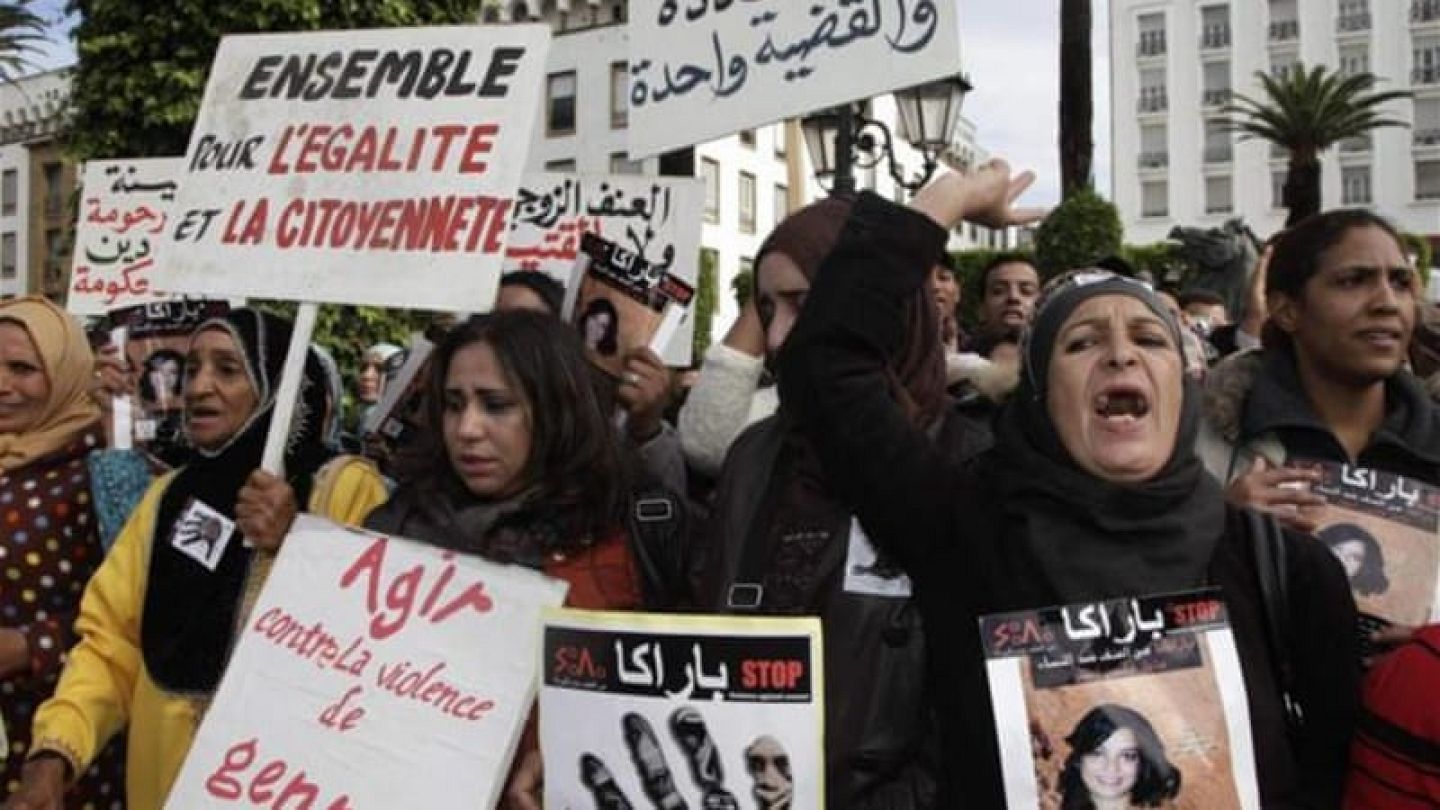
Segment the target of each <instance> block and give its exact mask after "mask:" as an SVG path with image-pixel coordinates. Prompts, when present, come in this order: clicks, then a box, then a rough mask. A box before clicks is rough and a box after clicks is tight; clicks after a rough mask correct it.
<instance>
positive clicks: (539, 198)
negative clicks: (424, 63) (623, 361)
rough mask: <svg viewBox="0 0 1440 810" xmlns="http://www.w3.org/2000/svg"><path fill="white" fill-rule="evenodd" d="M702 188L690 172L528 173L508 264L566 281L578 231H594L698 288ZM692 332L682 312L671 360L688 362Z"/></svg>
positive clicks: (668, 351)
mask: <svg viewBox="0 0 1440 810" xmlns="http://www.w3.org/2000/svg"><path fill="white" fill-rule="evenodd" d="M703 194H704V185H703V184H702V183H701V181H700V180H699V179H697V178H693V177H683V178H681V177H641V176H636V175H583V174H559V173H554V172H531V173H527V174H526V175H525V176H524V177H523V178H522V179H521V183H520V190H519V192H518V193H517V194H516V197H515V207H514V208H513V209H512V212H511V215H510V238H509V239H508V240H506V243H505V269H506V270H507V271H510V270H538V271H541V272H544V273H547V274H549V275H550V276H551V277H552V278H554V279H556V280H557V281H560V282H562V283H564V282H566V281H568V279H569V277H570V271H571V268H572V267H573V266H574V264H575V259H576V257H577V256H578V255H579V252H580V234H582V233H593V234H596V235H598V236H602V237H604V238H606V239H608V240H610V241H611V242H615V243H616V244H619V245H621V246H622V247H624V248H625V249H626V250H628V251H630V252H632V253H634V254H635V255H636V256H639V257H640V258H641V259H643V260H645V261H646V262H648V263H650V264H651V265H652V266H654V267H658V268H660V269H661V270H663V271H664V272H666V273H670V274H671V275H673V276H675V277H676V278H678V279H680V280H681V281H683V282H685V283H686V284H688V285H690V286H691V287H694V286H695V283H696V281H697V279H698V277H699V273H700V266H699V261H700V227H701V220H702V219H703V215H704V205H705V201H704V197H703ZM694 332H695V326H694V321H693V320H692V319H689V318H687V319H685V322H684V324H683V325H682V327H681V329H680V331H679V332H678V333H676V335H675V337H674V339H672V340H671V341H670V342H669V344H668V345H667V346H666V347H665V351H664V352H662V353H661V356H662V358H663V359H664V360H665V362H666V363H668V364H670V365H675V366H684V365H689V363H690V359H691V358H690V347H691V345H692V338H693V335H694Z"/></svg>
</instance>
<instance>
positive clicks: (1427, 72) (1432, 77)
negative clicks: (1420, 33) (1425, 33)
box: [1410, 36, 1440, 84]
mask: <svg viewBox="0 0 1440 810" xmlns="http://www.w3.org/2000/svg"><path fill="white" fill-rule="evenodd" d="M1410 60H1411V67H1410V83H1411V84H1440V39H1436V38H1435V37H1433V36H1431V37H1426V38H1425V39H1421V38H1419V37H1416V38H1415V47H1414V49H1413V50H1412V51H1411V52H1410Z"/></svg>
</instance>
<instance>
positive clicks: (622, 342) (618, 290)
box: [572, 233, 695, 378]
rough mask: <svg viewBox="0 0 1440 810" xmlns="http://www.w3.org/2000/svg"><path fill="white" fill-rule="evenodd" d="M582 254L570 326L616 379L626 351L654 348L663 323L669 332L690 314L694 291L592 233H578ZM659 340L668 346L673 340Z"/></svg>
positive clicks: (592, 358)
mask: <svg viewBox="0 0 1440 810" xmlns="http://www.w3.org/2000/svg"><path fill="white" fill-rule="evenodd" d="M580 250H581V251H582V252H583V253H584V254H585V262H584V266H585V272H584V274H583V275H582V276H580V278H579V280H578V284H579V292H578V294H577V296H576V300H575V309H574V312H573V316H572V323H574V324H575V328H576V329H578V330H580V338H581V340H583V341H585V347H586V349H587V351H588V353H589V355H590V359H591V361H592V362H594V363H595V365H597V366H599V367H600V368H602V369H605V371H606V372H608V373H609V374H611V375H612V376H615V377H617V378H618V377H619V376H620V375H621V373H622V372H623V371H624V368H625V357H626V355H627V354H629V352H630V351H632V350H634V349H637V348H642V347H651V348H653V345H654V344H655V343H657V342H658V341H656V340H655V337H656V335H657V333H658V332H659V331H660V328H661V326H662V325H663V324H664V323H666V322H667V321H668V322H669V323H670V325H671V327H672V328H674V326H675V325H676V324H678V320H676V319H677V318H680V317H683V316H684V314H685V313H686V312H688V310H689V307H690V300H691V298H693V297H694V295H695V290H694V288H693V287H691V286H690V285H688V284H686V283H685V282H683V281H681V280H680V279H678V278H676V277H674V276H672V275H670V274H668V273H666V272H665V271H664V269H663V268H661V267H657V266H652V265H650V264H649V263H648V262H646V261H645V260H644V259H642V258H640V257H639V256H638V255H636V254H635V253H633V252H631V251H629V250H626V249H625V248H623V247H621V246H619V245H617V244H615V243H614V242H611V241H609V240H606V239H603V238H601V237H599V236H596V235H595V234H593V233H583V234H581V235H580ZM677 312H678V313H679V314H674V313H677ZM667 314H668V315H669V317H668V318H667ZM675 331H677V332H678V331H679V330H678V329H677V330H675ZM672 337H673V335H672ZM662 339H663V340H664V341H665V342H667V343H668V342H669V340H670V339H671V338H668V337H667V338H662Z"/></svg>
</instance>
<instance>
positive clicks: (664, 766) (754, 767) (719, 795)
mask: <svg viewBox="0 0 1440 810" xmlns="http://www.w3.org/2000/svg"><path fill="white" fill-rule="evenodd" d="M620 723H621V727H622V729H623V731H624V735H625V746H626V747H627V748H629V749H630V759H631V761H632V762H633V764H634V766H635V771H636V774H637V775H638V776H639V777H640V783H641V785H642V786H643V787H644V790H645V795H646V797H647V798H648V799H649V800H650V802H651V804H652V805H653V806H654V807H655V808H657V810H687V808H688V807H689V805H688V804H687V803H686V801H685V798H684V797H683V796H682V795H681V794H680V792H679V791H678V790H677V789H676V787H675V778H674V776H673V774H672V773H671V771H670V765H669V763H668V762H667V761H666V759H665V751H664V749H663V747H662V746H661V743H660V739H659V738H658V737H657V736H656V734H655V729H654V728H653V727H652V726H651V725H650V722H649V721H648V720H646V719H645V718H644V717H642V716H640V715H639V714H636V713H634V712H630V713H627V714H626V715H625V716H624V717H623V718H621V721H620ZM670 735H671V736H672V737H673V738H674V740H675V743H676V745H677V746H679V748H680V750H681V753H682V754H683V756H684V757H685V760H686V761H687V762H688V763H689V764H690V776H691V778H692V779H693V780H694V782H695V784H696V786H697V787H699V789H700V793H701V808H702V810H739V808H740V804H739V802H738V801H736V799H735V794H733V793H731V792H730V791H729V790H728V789H726V787H725V773H724V768H723V766H722V765H721V763H720V750H719V748H717V747H716V745H715V740H714V739H713V738H712V737H711V736H710V732H709V730H708V729H707V728H706V727H705V719H704V718H703V717H701V715H700V712H699V711H697V710H695V709H694V708H691V707H689V706H682V707H680V708H678V709H676V710H675V711H674V712H673V713H672V714H671V715H670ZM745 762H746V768H747V770H748V771H749V772H750V777H751V779H752V780H754V784H753V787H752V793H753V795H754V797H755V801H756V804H757V806H758V807H759V808H760V810H787V809H788V808H789V807H790V803H791V800H792V798H793V795H794V779H793V778H792V776H791V773H790V758H789V756H788V755H787V754H786V752H785V749H784V748H783V747H782V746H781V745H780V743H779V742H778V741H777V740H775V738H773V737H769V736H762V737H759V738H757V739H756V740H754V741H753V742H752V743H751V744H750V746H749V747H747V748H746V749H745ZM580 780H581V782H583V783H584V785H585V786H586V787H587V788H588V789H589V790H590V792H591V794H592V795H593V796H594V797H595V807H596V810H634V805H632V804H631V803H630V800H629V798H628V797H626V795H625V793H624V791H623V790H621V789H620V786H619V785H618V784H617V783H616V781H615V777H614V775H613V774H612V773H611V771H610V769H609V767H608V766H606V764H605V763H604V762H603V761H602V760H601V759H600V758H599V757H597V756H595V755H594V754H589V753H587V754H583V755H581V757H580Z"/></svg>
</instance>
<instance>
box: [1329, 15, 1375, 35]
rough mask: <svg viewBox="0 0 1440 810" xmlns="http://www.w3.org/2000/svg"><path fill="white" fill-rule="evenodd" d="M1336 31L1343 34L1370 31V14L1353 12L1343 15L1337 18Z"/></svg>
mask: <svg viewBox="0 0 1440 810" xmlns="http://www.w3.org/2000/svg"><path fill="white" fill-rule="evenodd" d="M1335 30H1336V31H1339V32H1340V33H1342V34H1344V33H1347V32H1350V31H1369V30H1370V12H1368V11H1352V12H1350V13H1348V14H1347V13H1341V14H1340V16H1338V17H1336V18H1335Z"/></svg>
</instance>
